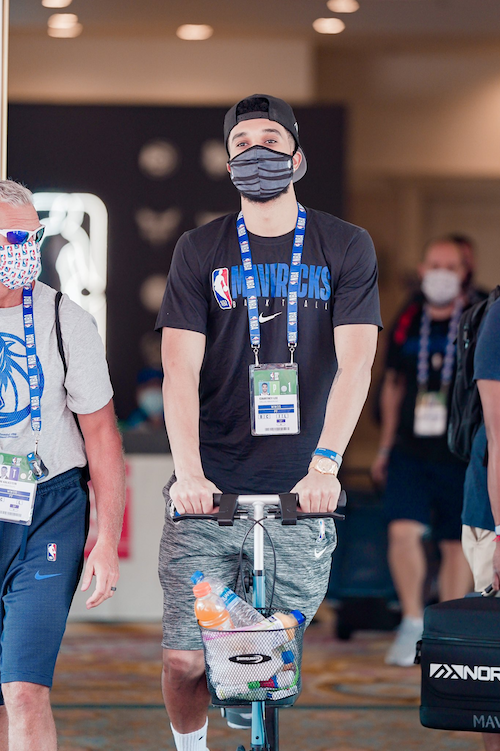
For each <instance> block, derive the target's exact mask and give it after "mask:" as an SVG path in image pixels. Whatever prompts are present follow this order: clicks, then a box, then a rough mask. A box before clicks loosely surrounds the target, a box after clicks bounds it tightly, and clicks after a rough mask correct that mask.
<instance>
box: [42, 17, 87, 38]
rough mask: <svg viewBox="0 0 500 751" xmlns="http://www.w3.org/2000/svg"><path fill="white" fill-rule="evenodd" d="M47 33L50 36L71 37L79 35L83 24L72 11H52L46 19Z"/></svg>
mask: <svg viewBox="0 0 500 751" xmlns="http://www.w3.org/2000/svg"><path fill="white" fill-rule="evenodd" d="M47 27H48V28H47V34H48V35H49V36H50V37H59V38H70V39H71V38H72V37H77V36H80V34H81V33H82V31H83V26H82V24H81V23H78V16H77V15H75V14H74V13H53V14H52V15H51V16H50V18H49V20H48V21H47Z"/></svg>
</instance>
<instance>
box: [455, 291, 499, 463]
mask: <svg viewBox="0 0 500 751" xmlns="http://www.w3.org/2000/svg"><path fill="white" fill-rule="evenodd" d="M499 297H500V286H498V287H496V288H495V289H494V290H493V291H492V292H490V294H489V295H488V297H487V298H486V300H481V302H478V303H476V304H475V305H472V307H470V308H469V309H468V310H466V311H465V312H464V313H463V314H462V317H461V318H460V323H459V324H458V334H457V374H456V377H455V383H454V386H453V393H452V395H451V407H450V419H449V421H448V448H449V449H450V451H451V452H452V454H455V456H457V457H458V458H459V459H461V460H462V461H464V462H469V460H470V454H471V448H472V442H473V440H474V438H475V435H476V433H477V431H478V430H479V428H480V426H481V423H482V421H483V412H482V409H481V399H480V397H479V391H478V388H477V384H476V382H475V381H474V354H475V351H476V344H477V337H478V333H479V328H480V326H481V323H482V321H483V318H484V316H485V314H486V313H487V312H488V310H489V309H490V307H491V306H492V305H493V303H494V302H495V300H497V299H498V298H499Z"/></svg>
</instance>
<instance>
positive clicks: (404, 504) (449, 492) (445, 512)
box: [372, 237, 470, 666]
mask: <svg viewBox="0 0 500 751" xmlns="http://www.w3.org/2000/svg"><path fill="white" fill-rule="evenodd" d="M419 273H420V278H421V289H422V298H421V299H417V298H415V299H414V300H413V301H412V302H411V304H410V305H408V306H407V307H406V308H405V310H404V311H403V313H402V314H401V315H400V316H398V318H397V320H396V323H395V325H394V327H393V329H392V332H391V333H390V335H389V348H388V354H387V361H386V373H385V378H384V382H383V386H382V392H381V399H380V404H381V433H380V447H379V451H378V454H377V457H376V459H375V462H374V463H373V465H372V476H373V479H374V481H375V482H376V483H377V484H378V485H380V486H382V485H384V484H385V482H387V485H386V488H385V495H384V502H385V511H386V516H387V519H388V522H389V529H388V534H389V564H390V569H391V573H392V577H393V580H394V584H395V587H396V591H397V593H398V597H399V600H400V603H401V609H402V616H403V618H402V622H401V626H400V628H399V631H398V634H397V636H396V639H395V641H394V642H393V644H392V645H391V648H390V649H389V651H388V653H387V655H386V662H387V663H388V664H390V665H400V666H409V665H412V664H413V661H414V657H415V644H416V642H417V641H418V640H419V639H420V637H421V634H422V627H423V620H422V615H423V586H424V580H425V575H426V559H425V554H424V550H423V547H422V538H423V536H424V535H425V534H427V533H428V531H429V529H432V533H433V536H434V539H435V540H436V541H437V543H438V544H439V548H440V553H441V568H440V574H439V595H440V598H441V599H442V600H450V599H454V598H455V597H461V596H463V595H465V594H466V592H467V591H468V586H469V577H470V572H469V571H468V566H467V563H466V561H465V559H464V556H463V553H462V550H461V545H460V536H461V524H460V515H461V511H462V499H463V484H464V475H465V466H464V465H463V464H462V463H461V462H460V461H459V460H457V459H456V458H455V457H454V456H453V455H452V454H451V453H450V451H449V449H448V446H447V442H446V429H447V416H448V410H449V406H450V394H451V388H452V385H453V380H454V365H455V344H454V342H455V338H456V334H457V329H458V322H459V319H460V316H461V313H462V310H463V308H464V306H465V305H466V304H467V295H466V293H465V291H464V288H463V283H464V279H465V278H466V273H467V265H466V263H465V260H464V256H463V253H462V248H461V246H460V245H459V244H458V243H456V242H455V241H452V240H450V238H449V237H443V238H439V239H435V240H433V241H431V242H430V243H429V244H428V246H427V248H426V250H425V255H424V258H423V261H422V263H421V265H420V268H419Z"/></svg>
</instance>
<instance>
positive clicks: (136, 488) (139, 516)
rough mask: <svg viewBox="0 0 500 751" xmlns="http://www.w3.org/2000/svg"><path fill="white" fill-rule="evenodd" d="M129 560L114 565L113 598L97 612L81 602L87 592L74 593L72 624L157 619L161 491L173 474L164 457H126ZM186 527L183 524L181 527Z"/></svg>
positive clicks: (160, 599) (159, 612)
mask: <svg viewBox="0 0 500 751" xmlns="http://www.w3.org/2000/svg"><path fill="white" fill-rule="evenodd" d="M126 459H127V464H128V469H129V473H128V484H129V488H130V557H129V558H125V559H122V560H121V562H120V580H119V582H118V584H117V589H116V593H115V594H114V595H113V597H111V598H110V599H109V600H106V601H105V602H103V604H102V605H99V606H98V607H97V608H93V609H92V610H87V609H86V607H85V602H86V600H87V599H88V597H89V593H90V592H93V590H94V586H95V582H93V583H92V585H91V587H90V590H89V592H81V591H80V590H78V591H77V593H76V595H75V599H74V600H73V605H72V607H71V611H70V619H72V620H91V621H96V620H112V621H120V620H122V621H151V620H160V619H161V616H162V611H163V604H162V603H163V595H162V590H161V587H160V582H159V580H158V549H159V546H160V538H161V533H162V529H163V517H164V514H165V504H164V502H163V496H162V488H163V486H164V485H165V483H166V482H167V480H168V478H169V477H170V475H171V474H172V471H173V462H172V457H171V455H170V454H168V455H162V454H150V455H147V454H129V455H128V456H127V457H126ZM186 523H187V522H186Z"/></svg>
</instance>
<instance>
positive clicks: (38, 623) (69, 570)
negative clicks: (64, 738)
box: [0, 469, 88, 704]
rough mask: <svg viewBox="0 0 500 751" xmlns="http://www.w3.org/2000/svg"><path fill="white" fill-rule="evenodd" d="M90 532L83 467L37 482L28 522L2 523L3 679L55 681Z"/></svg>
mask: <svg viewBox="0 0 500 751" xmlns="http://www.w3.org/2000/svg"><path fill="white" fill-rule="evenodd" d="M25 530H26V531H27V532H26V531H25ZM87 532H88V490H87V484H86V482H85V480H84V479H83V476H82V470H80V469H70V470H69V471H68V472H64V473H62V474H60V475H57V476H56V477H54V478H53V479H51V480H48V481H47V482H45V483H42V484H41V485H39V486H38V488H37V493H36V498H35V508H34V512H33V522H32V524H31V526H30V527H24V526H22V525H20V524H12V523H10V522H0V582H1V600H0V639H1V641H0V644H1V647H0V682H1V683H2V684H4V683H12V682H13V681H26V682H28V683H38V684H40V685H42V686H49V687H50V686H52V677H53V674H54V667H55V664H56V659H57V655H58V652H59V648H60V646H61V640H62V637H63V634H64V630H65V628H66V619H67V617H68V611H69V608H70V605H71V601H72V599H73V595H74V593H75V590H76V587H77V585H78V580H79V578H80V574H81V572H82V566H83V549H84V547H85V540H86V538H87ZM26 533H27V540H26V551H25V554H24V557H23V550H22V548H23V537H24V536H25V535H26ZM54 545H55V547H54ZM49 546H50V547H49ZM54 552H55V560H51V559H53V558H54ZM0 703H2V704H3V698H2V697H1V694H0Z"/></svg>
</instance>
